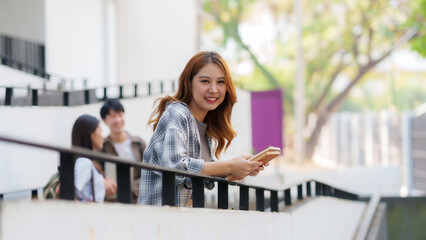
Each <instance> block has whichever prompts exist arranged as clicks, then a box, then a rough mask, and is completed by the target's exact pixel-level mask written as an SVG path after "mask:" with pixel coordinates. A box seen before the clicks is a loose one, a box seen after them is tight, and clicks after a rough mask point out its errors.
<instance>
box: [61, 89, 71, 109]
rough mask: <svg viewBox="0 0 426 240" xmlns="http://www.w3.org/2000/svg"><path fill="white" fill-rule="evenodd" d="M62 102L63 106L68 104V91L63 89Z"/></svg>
mask: <svg viewBox="0 0 426 240" xmlns="http://www.w3.org/2000/svg"><path fill="white" fill-rule="evenodd" d="M62 103H63V106H69V105H70V93H69V92H67V91H65V92H63V93H62Z"/></svg>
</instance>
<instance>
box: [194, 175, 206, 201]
mask: <svg viewBox="0 0 426 240" xmlns="http://www.w3.org/2000/svg"><path fill="white" fill-rule="evenodd" d="M192 207H194V208H204V178H200V177H193V178H192Z"/></svg>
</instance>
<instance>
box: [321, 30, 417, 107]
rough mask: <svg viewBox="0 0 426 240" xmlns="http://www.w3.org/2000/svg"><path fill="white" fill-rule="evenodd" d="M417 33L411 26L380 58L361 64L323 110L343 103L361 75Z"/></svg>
mask: <svg viewBox="0 0 426 240" xmlns="http://www.w3.org/2000/svg"><path fill="white" fill-rule="evenodd" d="M416 33H417V29H416V28H411V29H409V30H408V31H407V32H405V34H404V35H403V36H402V37H401V38H400V39H399V40H398V41H397V42H396V43H395V44H394V45H393V46H392V47H391V48H390V49H389V50H388V51H387V52H386V53H385V54H383V55H382V56H381V57H380V58H378V59H376V60H372V61H369V62H368V63H367V64H365V65H364V66H362V67H361V68H360V69H359V71H358V74H357V75H356V76H355V77H354V78H353V79H352V81H351V83H350V84H349V85H348V86H347V87H346V88H345V90H343V91H342V92H341V93H340V94H339V95H338V96H337V97H336V98H335V99H334V100H333V101H331V103H330V104H328V106H327V109H326V110H325V111H329V112H334V111H336V110H337V109H338V108H340V106H341V105H342V104H343V101H344V100H345V99H346V97H347V95H348V94H349V92H350V90H351V89H352V88H353V86H355V84H357V83H358V82H359V81H360V80H361V79H362V77H363V76H364V75H365V74H366V73H367V72H368V71H369V70H370V69H372V68H374V67H375V66H376V65H377V64H378V63H380V62H381V61H383V60H384V59H386V58H387V57H389V55H390V54H391V53H392V52H393V51H394V50H396V49H398V48H399V47H401V46H402V45H404V44H406V43H407V42H408V41H410V39H411V38H413V37H414V36H415V35H416Z"/></svg>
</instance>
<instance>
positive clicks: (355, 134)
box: [350, 113, 361, 166]
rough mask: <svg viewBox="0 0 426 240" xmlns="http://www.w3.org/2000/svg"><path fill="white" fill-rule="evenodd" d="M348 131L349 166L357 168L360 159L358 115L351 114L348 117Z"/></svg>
mask: <svg viewBox="0 0 426 240" xmlns="http://www.w3.org/2000/svg"><path fill="white" fill-rule="evenodd" d="M350 118H351V119H350V131H351V164H352V166H359V165H360V163H361V159H360V136H359V135H360V131H361V128H360V114H359V113H352V114H351V116H350Z"/></svg>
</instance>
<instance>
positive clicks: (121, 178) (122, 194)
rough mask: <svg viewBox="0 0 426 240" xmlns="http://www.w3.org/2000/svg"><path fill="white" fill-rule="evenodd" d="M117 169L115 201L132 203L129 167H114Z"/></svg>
mask: <svg viewBox="0 0 426 240" xmlns="http://www.w3.org/2000/svg"><path fill="white" fill-rule="evenodd" d="M116 169H117V201H118V202H121V203H131V202H132V191H131V188H130V186H131V181H130V167H129V166H128V165H124V164H119V163H117V165H116Z"/></svg>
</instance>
